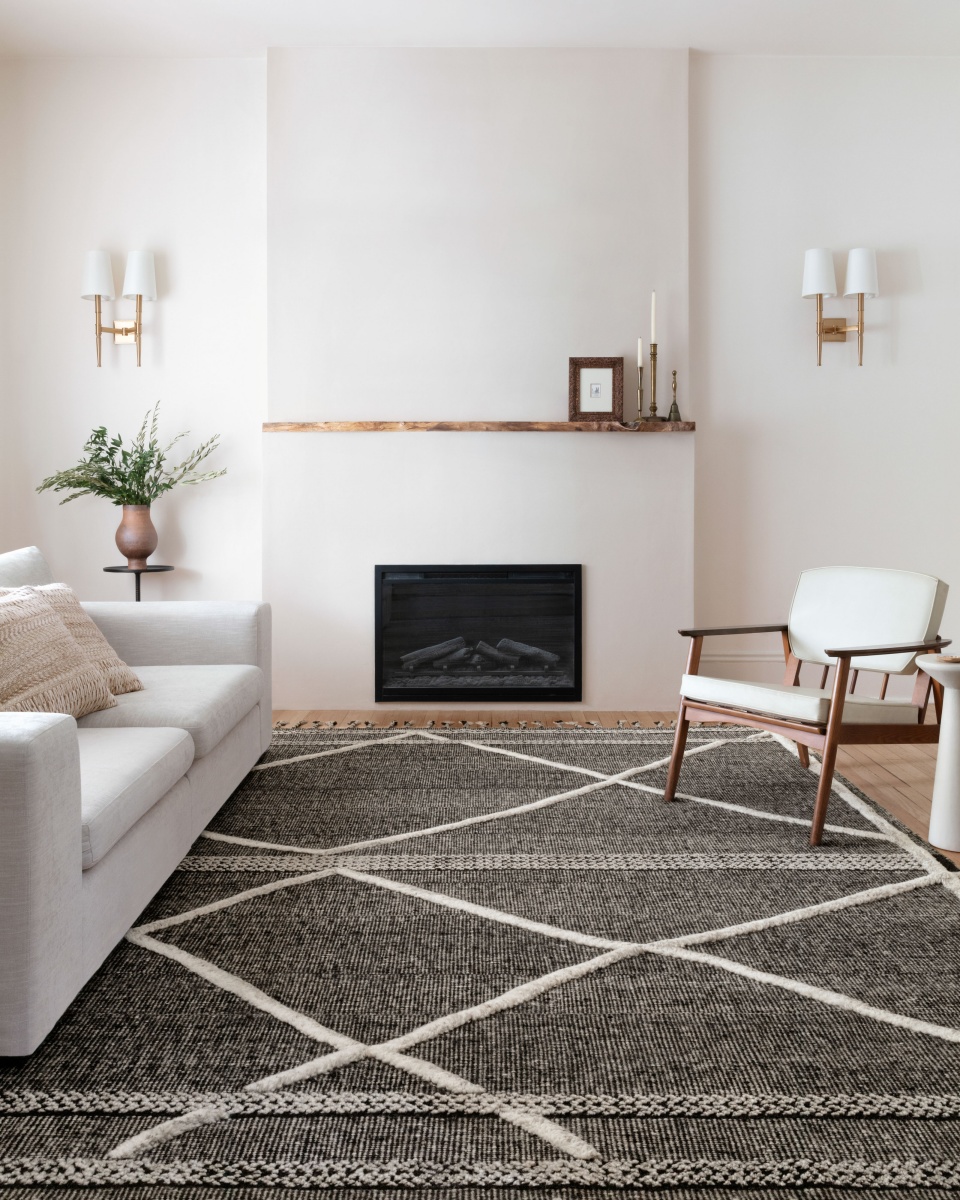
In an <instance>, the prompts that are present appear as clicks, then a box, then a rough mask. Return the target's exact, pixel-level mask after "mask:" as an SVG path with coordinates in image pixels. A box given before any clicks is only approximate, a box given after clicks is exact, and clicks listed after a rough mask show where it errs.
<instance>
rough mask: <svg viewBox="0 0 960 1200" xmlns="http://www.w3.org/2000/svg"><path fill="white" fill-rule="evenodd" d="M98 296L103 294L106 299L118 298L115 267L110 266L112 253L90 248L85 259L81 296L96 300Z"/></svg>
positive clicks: (84, 298) (85, 298)
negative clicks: (114, 277)
mask: <svg viewBox="0 0 960 1200" xmlns="http://www.w3.org/2000/svg"><path fill="white" fill-rule="evenodd" d="M97 296H102V297H103V298H104V300H113V299H115V298H116V292H115V291H114V288H113V268H112V267H111V266H110V255H109V254H108V253H107V252H106V250H88V251H87V254H86V257H85V258H84V260H83V284H82V287H81V291H80V297H81V299H83V300H95V299H96V297H97Z"/></svg>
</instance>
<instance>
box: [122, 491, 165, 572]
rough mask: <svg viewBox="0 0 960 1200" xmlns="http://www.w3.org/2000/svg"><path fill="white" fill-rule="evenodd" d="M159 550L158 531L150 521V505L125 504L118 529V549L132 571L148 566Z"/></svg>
mask: <svg viewBox="0 0 960 1200" xmlns="http://www.w3.org/2000/svg"><path fill="white" fill-rule="evenodd" d="M156 548H157V531H156V529H155V528H154V524H153V522H152V521H151V520H150V505H149V504H125V505H124V506H123V520H122V521H121V522H120V524H119V526H118V527H117V549H118V550H119V551H120V553H121V554H122V555H124V557H125V558H126V560H127V566H128V567H130V568H131V569H137V568H142V567H145V566H146V565H147V559H148V558H149V557H150V555H151V554H152V553H153V552H154V550H156Z"/></svg>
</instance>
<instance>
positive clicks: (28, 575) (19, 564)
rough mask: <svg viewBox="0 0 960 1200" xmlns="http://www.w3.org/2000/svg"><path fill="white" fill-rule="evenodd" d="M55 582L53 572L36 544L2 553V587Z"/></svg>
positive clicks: (0, 568)
mask: <svg viewBox="0 0 960 1200" xmlns="http://www.w3.org/2000/svg"><path fill="white" fill-rule="evenodd" d="M43 583H53V573H52V572H51V570H50V568H49V567H48V566H47V560H46V559H45V558H44V557H43V555H42V554H41V553H40V551H39V550H38V549H37V548H36V546H24V548H23V549H22V550H9V551H8V552H7V553H6V554H0V587H27V586H29V585H31V584H32V585H39V584H43Z"/></svg>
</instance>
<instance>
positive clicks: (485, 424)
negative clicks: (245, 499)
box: [263, 421, 697, 433]
mask: <svg viewBox="0 0 960 1200" xmlns="http://www.w3.org/2000/svg"><path fill="white" fill-rule="evenodd" d="M696 427H697V426H696V423H695V422H694V421H641V422H640V423H639V425H636V426H634V427H633V428H632V429H631V428H630V426H629V425H620V424H618V423H617V422H616V421H264V423H263V432H264V433H448V432H450V433H692V432H693V430H695V429H696Z"/></svg>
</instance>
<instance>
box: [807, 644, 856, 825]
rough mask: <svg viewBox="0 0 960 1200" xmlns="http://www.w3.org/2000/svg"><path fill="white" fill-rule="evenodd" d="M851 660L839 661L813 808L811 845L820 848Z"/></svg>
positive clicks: (840, 659)
mask: <svg viewBox="0 0 960 1200" xmlns="http://www.w3.org/2000/svg"><path fill="white" fill-rule="evenodd" d="M849 670H850V659H849V658H843V657H841V658H839V659H838V660H837V675H836V678H835V679H834V681H833V698H832V699H831V701H830V717H829V719H828V721H827V737H826V741H825V742H824V746H823V753H822V755H821V756H820V785H819V787H818V788H817V800H816V803H815V804H814V806H813V825H812V826H811V828H810V845H811V846H819V845H820V840H821V838H822V837H823V827H824V824H825V823H826V820H827V805H828V804H829V803H830V785H831V784H832V783H833V771H834V768H835V767H836V765H837V747H838V745H839V743H840V725H841V723H842V721H843V700H844V692H845V691H846V688H847V675H848V673H849Z"/></svg>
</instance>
